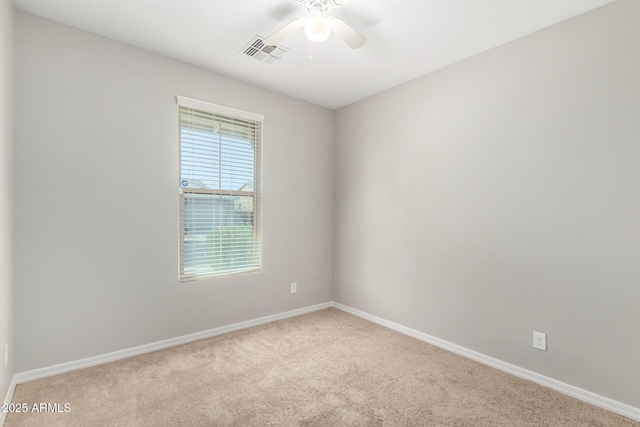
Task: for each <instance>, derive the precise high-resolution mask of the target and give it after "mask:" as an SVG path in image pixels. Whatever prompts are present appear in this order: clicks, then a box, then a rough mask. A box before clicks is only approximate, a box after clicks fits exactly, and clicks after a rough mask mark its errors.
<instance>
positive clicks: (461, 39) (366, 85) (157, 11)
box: [14, 0, 614, 109]
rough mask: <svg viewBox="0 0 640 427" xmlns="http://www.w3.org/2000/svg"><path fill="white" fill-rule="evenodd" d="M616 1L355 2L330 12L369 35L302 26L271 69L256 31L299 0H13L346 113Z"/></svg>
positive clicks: (271, 25)
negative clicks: (354, 39)
mask: <svg viewBox="0 0 640 427" xmlns="http://www.w3.org/2000/svg"><path fill="white" fill-rule="evenodd" d="M612 1H614V0H351V1H350V2H349V3H348V4H347V5H345V6H344V7H342V8H338V9H330V14H332V15H334V16H337V17H339V18H341V19H342V20H343V21H345V22H346V23H348V24H349V25H351V26H352V27H353V28H355V29H356V30H357V31H358V32H360V33H362V34H363V35H364V36H366V37H367V39H368V41H367V43H366V44H365V45H364V46H363V47H361V48H360V49H357V50H352V49H351V48H350V47H348V46H347V45H346V44H345V43H344V42H342V41H341V40H339V39H337V38H335V37H331V38H329V40H327V41H324V42H320V43H313V46H312V49H313V51H312V53H313V60H309V47H310V44H311V43H310V42H309V41H308V40H307V39H306V37H305V35H304V31H303V30H300V31H298V32H297V33H295V34H293V35H292V36H290V37H289V38H287V39H285V40H284V41H283V42H282V43H281V44H282V45H284V46H286V47H288V48H291V49H292V51H291V52H288V53H286V54H285V55H284V56H283V58H282V59H281V60H279V61H277V62H275V63H273V64H271V65H266V64H264V63H262V62H259V61H257V60H255V59H253V58H250V57H248V56H245V55H242V54H241V53H240V52H241V51H242V49H243V47H244V46H245V45H246V44H247V43H248V42H249V41H250V39H251V38H252V37H254V36H255V35H260V36H263V37H267V36H268V35H270V34H271V33H272V32H274V31H275V30H277V29H278V28H280V27H281V26H283V25H284V24H286V23H288V22H289V21H291V20H292V19H294V18H297V17H299V16H301V15H304V14H305V13H306V8H304V7H303V6H300V5H298V4H297V3H295V2H294V1H293V0H14V3H15V5H16V7H17V8H18V9H20V10H23V11H26V12H30V13H33V14H36V15H40V16H43V17H46V18H49V19H53V20H55V21H59V22H62V23H65V24H68V25H72V26H74V27H78V28H81V29H84V30H87V31H91V32H94V33H97V34H100V35H103V36H106V37H109V38H112V39H115V40H119V41H122V42H125V43H128V44H131V45H134V46H138V47H140V48H142V49H146V50H149V51H152V52H157V53H159V54H162V55H165V56H168V57H172V58H175V59H178V60H180V61H184V62H187V63H190V64H194V65H197V66H200V67H203V68H206V69H209V70H212V71H215V72H218V73H220V74H224V75H227V76H231V77H234V78H236V79H239V80H243V81H246V82H250V83H254V84H256V85H258V86H262V87H265V88H268V89H271V90H274V91H276V92H280V93H284V94H286V95H290V96H292V97H295V98H299V99H303V100H306V101H309V102H312V103H315V104H318V105H322V106H324V107H328V108H332V109H333V108H339V107H342V106H345V105H347V104H350V103H352V102H355V101H358V100H360V99H363V98H366V97H368V96H370V95H372V94H374V93H378V92H381V91H383V90H385V89H388V88H391V87H393V86H396V85H398V84H400V83H403V82H406V81H408V80H411V79H414V78H416V77H418V76H421V75H424V74H426V73H429V72H431V71H434V70H437V69H440V68H443V67H445V66H447V65H449V64H452V63H454V62H457V61H460V60H462V59H465V58H468V57H470V56H473V55H475V54H477V53H480V52H482V51H485V50H487V49H491V48H493V47H495V46H499V45H501V44H504V43H507V42H509V41H511V40H514V39H517V38H519V37H522V36H524V35H527V34H530V33H532V32H535V31H537V30H540V29H542V28H545V27H548V26H550V25H553V24H555V23H557V22H560V21H563V20H566V19H569V18H571V17H573V16H576V15H579V14H581V13H584V12H586V11H589V10H591V9H594V8H597V7H599V6H602V5H604V4H607V3H611V2H612Z"/></svg>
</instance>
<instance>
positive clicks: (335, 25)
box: [329, 16, 367, 49]
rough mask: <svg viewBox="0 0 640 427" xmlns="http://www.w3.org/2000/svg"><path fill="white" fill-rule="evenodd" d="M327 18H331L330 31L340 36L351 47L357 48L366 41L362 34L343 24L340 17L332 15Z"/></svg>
mask: <svg viewBox="0 0 640 427" xmlns="http://www.w3.org/2000/svg"><path fill="white" fill-rule="evenodd" d="M329 19H331V32H332V33H333V34H334V35H335V36H337V37H339V38H341V39H342V40H343V41H344V42H345V43H346V44H348V45H349V46H351V47H352V48H353V49H357V48H359V47H360V46H362V45H363V44H365V42H366V41H367V39H366V38H365V37H364V36H363V35H362V34H360V33H359V32H357V31H356V30H354V29H353V28H351V27H350V26H348V25H347V24H345V23H344V21H343V20H341V19H340V18H336V17H335V16H332V17H330V18H329Z"/></svg>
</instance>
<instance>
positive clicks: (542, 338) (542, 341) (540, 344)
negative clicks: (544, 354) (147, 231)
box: [533, 331, 547, 351]
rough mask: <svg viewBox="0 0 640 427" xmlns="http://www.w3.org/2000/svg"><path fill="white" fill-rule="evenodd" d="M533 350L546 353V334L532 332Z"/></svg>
mask: <svg viewBox="0 0 640 427" xmlns="http://www.w3.org/2000/svg"><path fill="white" fill-rule="evenodd" d="M533 348H537V349H538V350H542V351H547V334H543V333H542V332H536V331H533Z"/></svg>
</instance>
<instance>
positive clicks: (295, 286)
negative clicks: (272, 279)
mask: <svg viewBox="0 0 640 427" xmlns="http://www.w3.org/2000/svg"><path fill="white" fill-rule="evenodd" d="M296 292H298V284H297V283H292V284H291V293H292V294H295V293H296Z"/></svg>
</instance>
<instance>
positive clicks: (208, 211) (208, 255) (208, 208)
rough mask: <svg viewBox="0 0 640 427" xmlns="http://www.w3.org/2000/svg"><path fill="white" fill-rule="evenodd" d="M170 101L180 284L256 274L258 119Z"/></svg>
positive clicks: (187, 100)
mask: <svg viewBox="0 0 640 427" xmlns="http://www.w3.org/2000/svg"><path fill="white" fill-rule="evenodd" d="M177 100H178V110H179V116H180V280H181V281H185V280H194V279H198V278H202V277H213V276H220V275H226V274H235V273H242V272H249V271H255V270H259V269H260V258H261V257H260V152H261V151H260V143H261V130H262V121H263V117H262V116H260V115H257V114H252V113H247V112H244V111H239V110H234V109H230V108H227V107H222V106H218V105H214V104H209V103H206V102H203V101H198V100H194V99H190V98H185V97H182V96H178V97H177Z"/></svg>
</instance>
